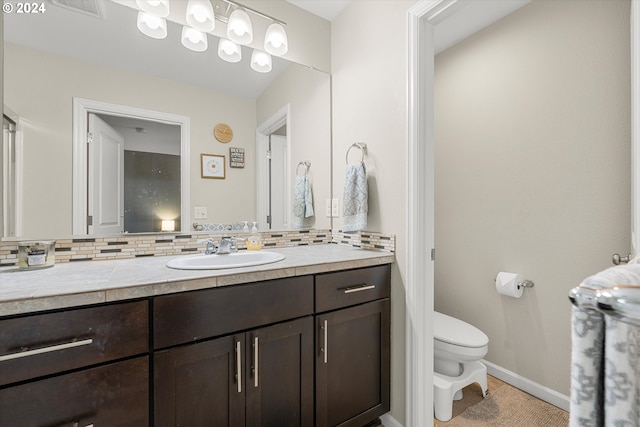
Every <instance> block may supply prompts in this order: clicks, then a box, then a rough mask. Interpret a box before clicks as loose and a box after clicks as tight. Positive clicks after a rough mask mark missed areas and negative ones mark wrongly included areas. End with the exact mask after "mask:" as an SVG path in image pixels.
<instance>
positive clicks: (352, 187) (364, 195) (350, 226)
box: [342, 162, 369, 233]
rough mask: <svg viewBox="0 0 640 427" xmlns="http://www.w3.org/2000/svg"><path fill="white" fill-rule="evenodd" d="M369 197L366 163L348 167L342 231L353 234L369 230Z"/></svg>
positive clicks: (345, 181)
mask: <svg viewBox="0 0 640 427" xmlns="http://www.w3.org/2000/svg"><path fill="white" fill-rule="evenodd" d="M368 197H369V195H368V188H367V169H366V167H365V166H364V162H360V163H358V164H356V165H347V171H346V174H345V180H344V202H343V222H342V231H344V232H345V233H352V232H355V231H362V230H365V229H366V228H367V211H368Z"/></svg>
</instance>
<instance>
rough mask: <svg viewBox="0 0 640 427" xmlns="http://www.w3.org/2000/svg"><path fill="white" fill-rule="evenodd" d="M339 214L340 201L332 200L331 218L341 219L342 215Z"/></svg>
mask: <svg viewBox="0 0 640 427" xmlns="http://www.w3.org/2000/svg"><path fill="white" fill-rule="evenodd" d="M338 212H339V210H338V199H337V198H336V199H331V216H332V217H333V218H337V217H339V216H340V215H339V213H338Z"/></svg>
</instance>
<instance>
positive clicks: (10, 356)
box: [0, 338, 93, 362]
mask: <svg viewBox="0 0 640 427" xmlns="http://www.w3.org/2000/svg"><path fill="white" fill-rule="evenodd" d="M92 342H93V339H91V338H89V339H86V340H82V341H71V342H67V343H64V344H57V345H52V346H49V347H43V348H36V349H34V350H28V351H21V352H18V353H12V354H5V355H4V356H0V362H4V361H5V360H13V359H21V358H23V357H29V356H35V355H36V354H43V353H51V352H52V351H60V350H65V349H67V348H73V347H80V346H83V345H89V344H91V343H92Z"/></svg>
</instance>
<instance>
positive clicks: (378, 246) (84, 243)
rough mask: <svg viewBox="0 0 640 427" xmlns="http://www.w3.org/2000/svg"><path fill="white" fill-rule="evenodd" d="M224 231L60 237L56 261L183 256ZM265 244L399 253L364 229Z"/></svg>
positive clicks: (14, 252)
mask: <svg viewBox="0 0 640 427" xmlns="http://www.w3.org/2000/svg"><path fill="white" fill-rule="evenodd" d="M220 235H221V234H220V233H211V234H207V233H202V232H200V233H197V234H167V235H162V234H153V235H135V236H134V235H130V236H120V237H96V238H81V239H60V240H56V262H57V263H61V262H82V261H92V260H93V261H97V260H103V259H127V258H138V257H147V256H156V255H157V256H162V255H181V254H185V253H199V252H204V248H205V245H204V243H202V242H201V241H202V240H203V239H208V238H219V237H220ZM224 235H225V236H235V237H239V238H242V237H244V236H247V233H245V232H242V231H241V232H228V233H225V234H224ZM260 235H261V237H262V246H263V248H265V249H268V248H288V247H295V246H308V245H322V244H328V243H336V244H340V245H348V246H353V247H356V248H364V249H375V250H381V251H385V252H395V236H394V235H392V234H383V233H374V232H364V231H363V232H360V233H355V234H346V233H342V231H333V232H332V231H331V230H328V229H326V230H297V231H283V232H273V233H271V232H262V233H260ZM238 249H240V250H242V249H246V243H245V242H244V241H242V240H239V241H238ZM17 263H18V244H17V242H1V243H0V266H11V265H17Z"/></svg>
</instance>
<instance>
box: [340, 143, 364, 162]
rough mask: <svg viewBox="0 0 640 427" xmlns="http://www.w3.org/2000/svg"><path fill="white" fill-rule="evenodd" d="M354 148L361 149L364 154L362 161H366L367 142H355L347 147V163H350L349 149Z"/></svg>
mask: <svg viewBox="0 0 640 427" xmlns="http://www.w3.org/2000/svg"><path fill="white" fill-rule="evenodd" d="M352 148H358V149H359V150H360V154H362V158H361V159H360V163H362V162H364V155H365V154H366V152H367V144H365V143H364V142H354V143H353V144H351V146H350V147H349V148H348V149H347V155H346V157H345V160H346V162H347V164H349V151H351V149H352Z"/></svg>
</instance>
